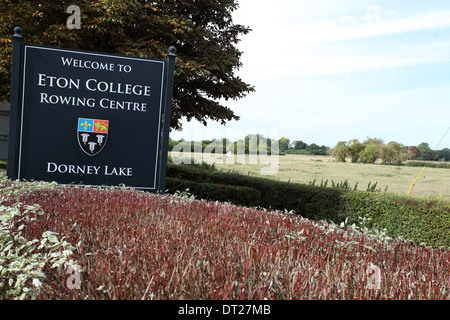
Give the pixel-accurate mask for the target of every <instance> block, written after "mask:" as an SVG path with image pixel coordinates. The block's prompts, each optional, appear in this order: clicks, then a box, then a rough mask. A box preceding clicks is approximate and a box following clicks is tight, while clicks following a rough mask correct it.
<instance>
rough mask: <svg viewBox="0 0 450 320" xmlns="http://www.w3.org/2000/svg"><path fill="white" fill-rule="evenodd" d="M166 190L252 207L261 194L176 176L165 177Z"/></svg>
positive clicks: (249, 189)
mask: <svg viewBox="0 0 450 320" xmlns="http://www.w3.org/2000/svg"><path fill="white" fill-rule="evenodd" d="M166 190H167V192H169V193H172V194H173V193H175V192H177V191H186V190H187V191H188V192H189V193H191V194H193V195H195V196H196V197H198V198H200V199H205V200H213V201H220V202H231V203H233V204H236V205H241V206H247V207H254V206H257V205H258V199H259V198H260V197H261V194H260V192H259V191H258V190H255V189H252V188H248V187H243V186H230V185H223V184H213V183H198V182H194V181H187V180H182V179H177V178H170V177H168V178H167V179H166Z"/></svg>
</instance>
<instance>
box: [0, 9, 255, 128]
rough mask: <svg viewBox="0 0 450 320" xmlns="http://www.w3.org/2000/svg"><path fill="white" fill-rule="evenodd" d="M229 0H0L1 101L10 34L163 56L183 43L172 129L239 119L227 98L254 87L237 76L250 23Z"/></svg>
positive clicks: (6, 88)
mask: <svg viewBox="0 0 450 320" xmlns="http://www.w3.org/2000/svg"><path fill="white" fill-rule="evenodd" d="M72 4H76V5H78V6H79V7H80V11H81V29H72V30H69V29H68V27H67V25H66V21H67V19H68V18H69V14H67V13H66V9H67V7H68V6H69V5H72ZM237 8H238V3H237V1H232V0H231V1H230V0H195V1H187V0H185V1H180V0H159V1H148V0H96V1H94V0H77V1H75V2H74V1H61V0H45V1H43V0H42V1H39V0H18V1H14V0H2V1H0V101H4V100H9V91H10V77H11V74H10V72H11V36H12V34H13V33H14V31H13V30H14V27H16V26H20V27H22V29H23V36H24V39H25V42H27V43H34V44H41V45H50V46H58V47H65V48H73V49H84V50H93V51H101V52H107V53H118V54H125V55H133V56H140V57H150V58H160V59H164V58H165V56H166V54H167V53H168V49H169V47H170V46H175V47H176V48H177V60H176V70H175V84H174V94H173V115H172V122H171V127H172V128H178V129H179V128H181V119H182V118H183V117H186V118H187V119H188V120H191V119H196V120H198V121H200V122H202V123H203V124H205V125H206V124H207V121H208V120H213V121H218V122H220V123H222V124H225V123H227V122H228V121H231V120H238V119H239V116H237V115H236V114H235V113H234V112H233V111H232V110H231V109H229V108H228V107H226V106H225V105H223V104H224V103H223V102H221V101H227V100H229V99H240V98H243V97H245V96H246V95H247V94H248V93H250V92H252V91H254V88H253V87H252V86H250V85H249V84H247V83H245V82H244V81H243V80H242V79H240V78H239V77H238V76H236V74H235V72H236V70H238V69H239V68H240V67H241V66H242V63H241V60H240V58H241V55H242V52H241V51H239V50H238V49H237V48H236V44H237V43H238V42H239V40H240V37H241V36H242V35H245V34H247V33H248V32H249V31H250V29H249V28H248V27H246V26H243V25H239V24H235V23H234V22H233V19H232V12H233V11H235V10H236V9H237Z"/></svg>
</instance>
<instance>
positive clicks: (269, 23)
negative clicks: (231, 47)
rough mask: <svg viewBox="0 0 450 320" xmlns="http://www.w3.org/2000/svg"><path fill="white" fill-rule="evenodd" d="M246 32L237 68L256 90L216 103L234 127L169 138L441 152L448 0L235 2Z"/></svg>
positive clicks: (446, 120)
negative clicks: (353, 143) (232, 117)
mask: <svg viewBox="0 0 450 320" xmlns="http://www.w3.org/2000/svg"><path fill="white" fill-rule="evenodd" d="M239 3H240V8H239V9H238V10H237V11H236V12H235V13H234V21H235V23H239V24H244V25H247V26H249V27H250V28H252V30H253V31H252V32H251V33H250V34H248V35H246V36H243V37H242V41H241V42H240V43H239V44H238V48H239V49H240V50H241V51H243V52H244V54H243V57H242V63H243V67H242V68H241V69H240V70H238V71H236V74H237V75H239V76H240V77H241V78H242V79H243V80H244V81H246V82H247V83H249V84H251V85H253V86H255V89H256V92H254V93H251V94H249V95H248V96H247V97H246V98H244V99H241V100H238V101H228V102H224V103H225V104H226V105H227V106H228V107H230V108H231V109H232V110H233V111H234V112H235V113H236V114H237V115H239V116H240V117H241V119H240V120H239V121H232V122H229V123H228V124H227V125H226V126H222V125H219V124H217V123H215V122H210V123H209V124H208V126H207V127H205V126H203V125H202V124H200V123H198V122H196V121H192V122H186V121H185V122H184V124H183V130H182V131H181V132H177V131H174V132H172V133H171V137H172V138H173V139H177V140H178V139H181V138H184V139H186V140H206V139H207V140H210V139H213V138H222V137H227V138H230V139H232V140H237V139H242V138H244V137H245V135H246V134H249V133H260V134H263V135H264V136H266V137H271V138H281V137H287V138H289V139H290V140H291V141H295V140H303V141H304V142H306V143H309V144H311V143H317V144H319V145H326V146H329V147H333V146H334V145H336V143H337V142H338V141H341V140H342V141H347V140H350V139H354V138H356V139H359V140H360V141H363V140H365V139H366V138H367V137H371V138H381V139H383V140H384V141H385V142H386V143H387V142H389V141H397V142H399V143H402V144H404V145H418V144H419V143H421V142H428V143H429V144H430V147H431V148H432V149H434V148H435V147H438V149H442V148H445V147H448V148H450V134H449V135H448V136H446V137H445V138H444V140H443V141H442V143H441V144H439V145H438V143H439V142H440V141H441V139H442V137H443V135H444V134H445V132H446V131H447V129H448V128H449V126H450V117H449V115H450V112H449V111H448V110H449V106H450V2H449V1H448V0H426V1H425V0H421V1H417V0H408V1H404V0H372V1H366V0H314V1H311V0H279V1H276V2H274V1H269V0H241V1H239Z"/></svg>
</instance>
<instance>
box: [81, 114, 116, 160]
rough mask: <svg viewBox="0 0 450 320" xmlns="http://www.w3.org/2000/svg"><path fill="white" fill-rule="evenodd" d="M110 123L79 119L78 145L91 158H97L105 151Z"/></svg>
mask: <svg viewBox="0 0 450 320" xmlns="http://www.w3.org/2000/svg"><path fill="white" fill-rule="evenodd" d="M108 129H109V121H108V120H99V119H86V118H78V129H77V136H78V144H79V145H80V148H81V150H83V151H84V152H85V153H86V154H87V155H89V156H95V155H96V154H98V153H99V152H100V151H102V150H103V148H104V147H105V144H106V140H107V138H108Z"/></svg>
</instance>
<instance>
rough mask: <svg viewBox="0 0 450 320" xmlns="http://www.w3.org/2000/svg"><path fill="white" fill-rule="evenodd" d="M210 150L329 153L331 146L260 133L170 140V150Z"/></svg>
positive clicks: (306, 153) (256, 152) (250, 152)
mask: <svg viewBox="0 0 450 320" xmlns="http://www.w3.org/2000/svg"><path fill="white" fill-rule="evenodd" d="M174 148H175V150H177V151H184V152H210V153H223V154H225V153H227V152H229V151H231V152H232V153H233V154H243V153H245V154H268V155H270V154H272V151H273V152H274V153H276V154H281V155H283V154H305V155H327V153H328V152H329V151H330V148H328V147H326V146H319V145H317V144H315V143H312V144H310V145H308V144H307V143H305V142H303V141H300V140H298V141H294V142H292V143H291V142H290V140H289V139H288V138H285V137H283V138H280V139H271V138H266V137H264V136H263V135H260V134H249V135H247V136H245V138H244V139H239V140H237V141H231V140H229V139H226V138H222V139H214V140H202V141H186V140H183V139H182V140H172V139H171V140H170V141H169V151H173V150H174Z"/></svg>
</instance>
